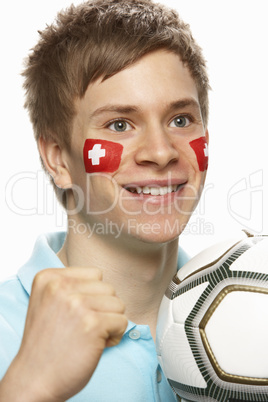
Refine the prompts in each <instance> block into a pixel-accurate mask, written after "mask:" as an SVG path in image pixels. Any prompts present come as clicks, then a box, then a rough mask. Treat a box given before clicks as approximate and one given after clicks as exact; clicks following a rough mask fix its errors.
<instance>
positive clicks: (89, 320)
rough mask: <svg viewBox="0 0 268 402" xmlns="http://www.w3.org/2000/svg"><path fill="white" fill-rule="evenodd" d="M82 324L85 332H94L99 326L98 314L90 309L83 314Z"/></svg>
mask: <svg viewBox="0 0 268 402" xmlns="http://www.w3.org/2000/svg"><path fill="white" fill-rule="evenodd" d="M83 324H84V331H85V332H86V333H90V332H94V333H96V332H97V331H98V330H99V329H100V327H101V319H100V315H99V314H98V313H97V312H96V311H90V313H88V314H85V315H84V319H83Z"/></svg>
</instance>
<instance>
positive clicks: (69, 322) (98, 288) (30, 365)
mask: <svg viewBox="0 0 268 402" xmlns="http://www.w3.org/2000/svg"><path fill="white" fill-rule="evenodd" d="M124 310H125V307H124V304H123V302H122V301H121V300H120V299H119V298H118V297H117V296H116V295H115V291H114V289H113V288H112V286H110V285H109V284H107V283H104V282H102V275H101V272H100V270H98V269H95V268H65V269H46V270H44V271H41V272H40V273H38V274H37V275H36V277H35V279H34V282H33V286H32V293H31V297H30V302H29V308H28V313H27V318H26V323H25V330H24V335H23V339H22V343H21V347H20V350H19V352H18V355H17V356H16V357H15V359H14V361H13V363H12V364H11V366H10V368H9V370H8V371H7V374H6V376H5V377H4V379H3V381H2V382H1V387H0V399H1V398H2V399H1V400H8V401H10V402H11V401H12V402H13V401H14V402H16V401H19V402H24V401H25V402H26V401H27V402H31V401H35V402H39V401H40V402H41V401H42V402H43V401H47V402H50V401H51V402H54V401H55V402H59V401H65V400H66V399H68V398H70V397H71V396H73V395H75V394H77V393H78V392H79V391H80V390H81V389H82V388H83V387H84V386H85V385H86V384H87V382H88V381H89V380H90V378H91V376H92V374H93V372H94V370H95V368H96V366H97V364H98V361H99V359H100V357H101V354H102V352H103V349H104V348H105V347H109V346H114V345H116V344H118V343H119V342H120V340H121V337H122V335H123V333H124V331H125V329H126V327H127V318H126V316H125V315H124ZM4 398H6V399H4Z"/></svg>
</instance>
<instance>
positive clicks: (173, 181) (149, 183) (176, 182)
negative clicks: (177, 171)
mask: <svg viewBox="0 0 268 402" xmlns="http://www.w3.org/2000/svg"><path fill="white" fill-rule="evenodd" d="M186 183H187V180H185V179H168V180H141V181H131V182H129V183H127V184H124V185H123V186H122V187H123V188H124V189H127V188H130V187H132V188H133V187H134V188H135V187H145V186H148V187H166V186H175V185H177V186H180V185H182V184H186Z"/></svg>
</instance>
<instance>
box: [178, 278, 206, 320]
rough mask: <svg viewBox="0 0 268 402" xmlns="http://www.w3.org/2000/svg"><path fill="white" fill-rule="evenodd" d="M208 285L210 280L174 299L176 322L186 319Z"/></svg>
mask: <svg viewBox="0 0 268 402" xmlns="http://www.w3.org/2000/svg"><path fill="white" fill-rule="evenodd" d="M208 285H209V283H208V282H204V283H201V285H198V286H196V287H194V288H192V289H189V290H188V291H187V292H185V293H182V294H181V295H179V296H177V297H176V298H175V299H174V300H172V312H173V317H174V321H175V322H176V323H183V322H184V321H185V320H186V318H187V317H188V315H189V314H190V312H191V311H192V309H193V308H194V305H195V304H196V302H197V300H198V299H199V297H200V296H201V295H202V293H203V292H204V290H205V289H206V287H207V286H208Z"/></svg>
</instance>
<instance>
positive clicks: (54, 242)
mask: <svg viewBox="0 0 268 402" xmlns="http://www.w3.org/2000/svg"><path fill="white" fill-rule="evenodd" d="M65 237H66V232H55V233H47V234H43V235H41V236H39V237H38V238H37V240H36V243H35V246H34V249H33V253H32V255H31V257H30V259H29V260H28V261H27V262H26V264H24V265H23V266H22V267H21V268H20V269H19V271H18V278H19V280H20V282H21V284H22V286H23V287H24V289H25V290H26V292H27V293H28V294H29V295H30V293H31V288H32V283H33V279H34V277H35V275H36V274H37V273H38V272H39V271H41V270H42V269H46V268H64V265H63V264H62V262H61V260H60V259H59V258H58V256H57V252H58V251H59V250H60V249H61V247H62V246H63V243H64V239H65Z"/></svg>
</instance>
